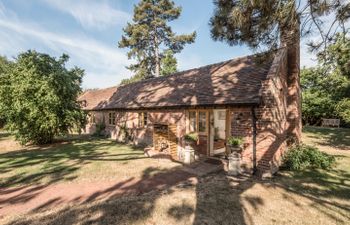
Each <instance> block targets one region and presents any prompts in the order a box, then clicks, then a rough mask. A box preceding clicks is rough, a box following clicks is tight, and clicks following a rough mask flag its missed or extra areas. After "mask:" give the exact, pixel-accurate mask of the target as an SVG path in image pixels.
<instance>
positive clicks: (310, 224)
mask: <svg viewBox="0 0 350 225" xmlns="http://www.w3.org/2000/svg"><path fill="white" fill-rule="evenodd" d="M349 135H350V129H336V128H335V129H333V128H315V127H306V128H304V132H303V141H304V142H305V143H308V144H312V145H316V146H317V147H319V148H320V149H321V150H322V151H325V152H327V153H329V154H333V155H335V156H336V158H337V163H336V165H335V167H334V168H333V169H331V170H329V171H324V170H307V171H303V172H289V171H280V172H279V174H278V175H276V176H275V177H274V178H272V179H266V180H258V179H254V178H245V177H242V178H233V177H230V176H227V175H226V174H224V173H219V174H212V175H209V176H206V177H200V178H196V179H194V180H192V181H187V182H185V183H182V184H180V185H175V186H170V187H168V188H166V189H165V190H163V191H157V190H154V191H151V192H149V193H146V194H141V195H133V196H122V197H120V196H119V197H111V198H109V199H107V200H102V201H92V202H88V203H82V204H75V203H72V204H69V205H62V206H61V207H56V208H54V209H50V210H42V211H32V212H29V213H27V214H24V215H18V216H16V217H8V218H6V219H5V220H4V221H3V223H5V224H8V225H9V224H11V225H19V224H58V225H62V224H140V225H141V224H243V225H253V224H259V225H267V224H268V225H270V224H271V225H272V224H276V225H277V224H290V225H292V224H307V225H315V224H317V225H323V224H327V225H328V224H329V225H333V224H350V211H349V209H350V167H349V165H350V144H349V139H348V137H349ZM59 149H65V150H59ZM69 149H71V150H69ZM72 149H73V150H72ZM122 149H124V150H122ZM34 151H38V152H37V153H36V154H35V155H37V154H39V156H33V155H27V157H24V156H25V155H26V154H29V152H27V153H26V151H24V152H22V153H21V154H23V155H21V158H22V159H17V158H15V157H13V158H11V157H9V156H7V160H6V162H7V164H6V165H7V166H5V167H2V168H5V169H6V168H9V169H10V168H11V165H12V166H13V164H14V163H13V162H15V161H16V162H18V163H24V162H26V163H28V160H29V162H30V161H32V162H33V160H34V161H35V160H36V161H38V162H39V161H40V160H43V162H44V164H47V165H51V166H49V167H53V168H55V167H56V166H59V165H58V163H55V158H57V159H58V160H60V162H62V163H61V164H64V165H67V166H66V167H67V168H68V169H69V168H75V169H72V171H70V172H68V173H67V174H65V173H64V172H63V173H56V174H62V177H65V178H67V179H68V180H69V179H72V180H73V181H74V180H81V179H88V177H89V176H90V174H88V175H84V173H87V172H88V171H89V173H92V175H93V176H100V175H102V174H101V173H100V172H96V171H94V169H92V168H93V167H91V168H89V166H94V165H97V164H96V163H100V164H99V166H107V167H108V168H112V167H111V165H114V166H116V167H118V166H119V169H121V168H122V166H125V165H134V166H136V165H138V164H139V163H137V164H136V162H140V161H141V160H147V159H143V155H142V154H141V153H140V150H138V149H132V148H130V147H126V146H123V145H116V144H115V143H114V142H111V141H107V140H87V141H74V142H73V143H68V144H61V145H59V146H55V147H50V150H49V149H38V150H34ZM41 151H44V152H45V154H47V155H51V154H52V159H50V157H48V159H43V158H44V157H43V155H42V156H41V157H40V153H41ZM51 151H53V152H52V153H51ZM61 151H63V152H64V153H62V152H61ZM71 151H72V152H73V153H72V152H71ZM121 152H125V153H121ZM131 153H132V154H131ZM6 154H9V155H12V154H14V155H13V156H15V154H17V153H16V151H15V152H12V153H5V156H6ZM121 154H126V155H124V156H121ZM134 154H135V155H134ZM125 157H129V159H130V158H135V159H130V160H126V159H125ZM110 158H113V159H114V160H116V161H112V162H111V161H110V160H109V159H110ZM120 158H122V160H120V161H119V160H118V159H120ZM100 159H104V160H100ZM1 160H4V159H3V158H2V157H1ZM10 161H12V163H11V162H10ZM51 161H52V162H51ZM78 162H83V165H81V164H80V163H78ZM145 162H147V161H145ZM133 163H135V164H133ZM71 164H73V165H72V166H68V165H71ZM104 164H106V165H104ZM148 165H149V164H148ZM32 166H34V165H27V166H25V167H26V168H27V169H26V171H27V172H26V173H27V174H28V175H29V174H33V172H29V171H30V170H29V168H30V167H32ZM99 166H98V167H99ZM32 169H33V171H40V170H37V169H34V168H32ZM95 169H98V168H95ZM105 169H106V167H105ZM16 170H17V169H16ZM48 171H50V170H48ZM63 171H67V170H63ZM5 173H9V172H5ZM108 173H109V175H108V176H107V177H111V176H113V175H114V173H115V174H119V175H118V176H122V175H121V174H122V173H123V172H120V171H117V172H116V171H113V172H108ZM120 173H121V174H120ZM34 174H36V173H34ZM68 174H69V175H68ZM94 174H95V175H94ZM98 174H99V175H98ZM124 175H125V174H124ZM47 176H48V175H45V176H43V177H41V179H40V180H41V181H44V180H46V182H49V181H50V180H52V179H53V178H44V177H47ZM39 177H40V176H39ZM49 177H50V176H49ZM94 179H96V180H97V179H99V178H98V177H96V178H94ZM148 179H149V178H147V179H146V182H147V181H148ZM22 183H23V182H19V183H18V184H22ZM0 223H1V222H0Z"/></svg>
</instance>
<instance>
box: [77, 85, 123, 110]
mask: <svg viewBox="0 0 350 225" xmlns="http://www.w3.org/2000/svg"><path fill="white" fill-rule="evenodd" d="M116 90H117V87H110V88H105V89H93V90H88V91H85V92H84V93H83V94H82V95H80V96H79V98H78V101H80V102H81V103H82V106H83V109H86V110H92V109H94V108H97V107H101V106H102V105H103V104H107V102H108V100H109V99H110V98H111V96H112V95H113V93H114V92H115V91H116Z"/></svg>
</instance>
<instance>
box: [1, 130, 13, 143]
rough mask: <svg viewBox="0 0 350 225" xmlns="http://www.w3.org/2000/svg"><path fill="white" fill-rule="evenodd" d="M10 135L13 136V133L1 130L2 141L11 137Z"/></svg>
mask: <svg viewBox="0 0 350 225" xmlns="http://www.w3.org/2000/svg"><path fill="white" fill-rule="evenodd" d="M10 137H11V134H10V133H8V132H3V131H0V141H2V140H5V139H8V138H10Z"/></svg>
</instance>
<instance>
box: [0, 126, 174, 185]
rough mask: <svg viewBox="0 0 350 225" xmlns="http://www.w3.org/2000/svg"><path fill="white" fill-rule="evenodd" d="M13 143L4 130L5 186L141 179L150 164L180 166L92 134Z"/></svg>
mask: <svg viewBox="0 0 350 225" xmlns="http://www.w3.org/2000/svg"><path fill="white" fill-rule="evenodd" d="M13 142H14V141H13V138H12V137H11V136H9V135H8V134H5V133H1V135H0V146H7V149H6V150H3V149H2V150H0V186H1V187H13V186H23V185H29V184H31V185H32V184H36V185H48V184H52V183H56V182H80V181H89V182H90V181H91V182H94V181H97V182H98V181H104V180H118V179H119V180H120V179H127V178H130V177H133V178H139V177H140V176H142V171H143V170H144V169H146V168H147V167H148V166H149V165H150V164H151V165H153V166H156V167H157V166H158V167H159V168H169V167H172V166H177V165H178V164H176V163H171V162H170V163H167V164H166V163H162V162H161V161H159V162H158V161H155V160H153V159H150V158H148V157H146V156H145V155H144V152H143V149H142V148H136V147H132V146H128V145H124V144H118V143H116V142H115V141H113V140H108V139H101V138H93V137H88V136H86V137H83V138H82V137H71V138H68V139H67V138H66V139H64V140H59V141H57V142H56V143H55V144H52V145H47V146H40V147H37V146H26V147H23V146H20V145H18V144H14V143H13ZM9 143H12V144H9Z"/></svg>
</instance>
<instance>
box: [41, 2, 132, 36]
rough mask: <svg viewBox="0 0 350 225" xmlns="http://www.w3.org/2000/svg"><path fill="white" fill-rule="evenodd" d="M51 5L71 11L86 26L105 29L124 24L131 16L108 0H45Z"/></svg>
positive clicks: (67, 11) (63, 10)
mask: <svg viewBox="0 0 350 225" xmlns="http://www.w3.org/2000/svg"><path fill="white" fill-rule="evenodd" d="M43 1H44V2H46V3H47V4H48V5H49V6H51V7H53V8H55V9H58V10H60V11H62V12H65V13H69V14H70V15H71V16H73V17H74V18H75V19H76V20H77V21H78V22H79V23H80V24H81V25H82V26H83V27H85V28H97V29H104V28H107V27H111V26H114V25H123V24H125V23H126V21H128V20H129V19H130V18H131V16H130V15H129V14H128V13H126V12H123V11H121V10H118V9H115V8H113V7H112V6H111V5H110V4H109V3H108V2H106V1H86V0H85V1H84V0H58V1H57V0H43Z"/></svg>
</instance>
